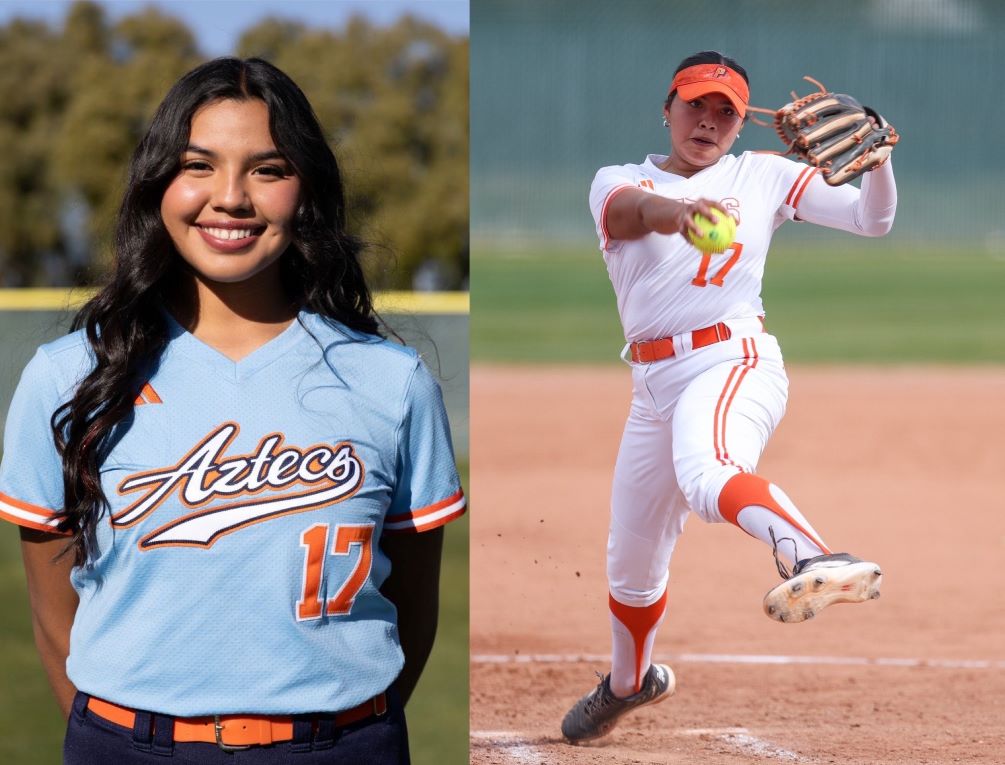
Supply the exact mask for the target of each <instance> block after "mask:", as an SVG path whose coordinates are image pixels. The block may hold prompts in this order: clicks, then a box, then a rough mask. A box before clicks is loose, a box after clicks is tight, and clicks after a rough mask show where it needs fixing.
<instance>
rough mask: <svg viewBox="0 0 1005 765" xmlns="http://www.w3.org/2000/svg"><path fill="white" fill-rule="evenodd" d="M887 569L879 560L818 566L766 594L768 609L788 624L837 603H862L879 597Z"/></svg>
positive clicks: (771, 613)
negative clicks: (877, 562) (879, 565)
mask: <svg viewBox="0 0 1005 765" xmlns="http://www.w3.org/2000/svg"><path fill="white" fill-rule="evenodd" d="M882 583H883V572H882V571H881V570H880V569H879V568H877V567H876V564H875V563H868V562H865V561H863V562H859V563H849V564H848V565H846V566H835V567H830V568H824V569H821V568H817V569H815V570H811V571H808V572H806V573H804V574H798V575H796V576H795V577H793V578H792V579H789V580H787V581H785V582H782V583H781V584H779V585H778V586H777V587H775V588H774V589H772V590H771V591H770V592H768V594H767V595H765V596H764V612H765V613H766V614H767V615H768V616H770V617H771V618H772V619H775V620H776V621H779V622H785V623H787V624H791V623H796V622H803V621H806V620H807V619H812V618H813V617H814V616H815V615H816V614H818V613H819V612H820V611H821V610H822V609H824V608H827V606H831V605H834V604H835V603H862V602H864V601H866V600H875V599H876V598H878V597H879V588H880V585H882Z"/></svg>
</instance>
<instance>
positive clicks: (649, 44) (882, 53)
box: [471, 0, 1005, 285]
mask: <svg viewBox="0 0 1005 765" xmlns="http://www.w3.org/2000/svg"><path fill="white" fill-rule="evenodd" d="M1003 39H1005V3H1002V2H999V0H845V1H844V2H841V3H834V2H829V1H827V0H674V1H673V2H668V1H667V0H623V1H622V2H609V0H549V1H548V2H540V1H539V0H475V1H474V2H472V3H471V51H472V56H471V151H472V157H473V158H474V160H473V161H472V163H471V216H472V217H471V223H472V238H473V240H474V241H475V243H476V253H477V248H478V245H479V243H481V244H485V243H491V244H492V245H493V246H494V247H496V248H498V247H499V246H500V244H505V243H510V244H514V245H518V244H520V243H521V242H527V243H530V244H531V245H534V246H536V245H537V244H539V243H541V242H547V241H554V240H565V241H577V242H578V241H582V242H583V243H585V244H590V245H594V244H595V242H596V238H595V236H594V234H593V222H592V220H591V217H590V212H589V208H588V206H587V193H588V190H589V186H590V181H591V180H592V178H593V175H594V173H595V172H596V170H597V168H599V167H601V166H604V165H611V164H625V163H629V162H641V161H642V159H643V158H644V157H645V155H646V154H647V153H657V152H664V153H665V150H666V146H667V143H668V141H667V137H666V130H665V129H664V128H663V127H662V125H661V119H662V113H661V105H662V100H663V99H664V98H665V96H666V91H667V85H668V83H669V82H670V80H671V79H672V75H673V70H674V68H675V67H676V65H677V64H678V63H679V62H680V60H681V59H682V58H683V57H684V56H686V55H689V54H691V53H694V52H696V51H698V50H703V49H718V50H721V51H723V52H725V53H727V54H729V55H732V56H733V57H734V58H736V59H737V60H738V61H739V62H740V63H741V64H742V65H743V66H744V67H746V69H747V71H748V73H749V75H750V78H751V102H752V103H753V104H756V105H758V106H765V107H771V108H777V107H778V106H781V105H782V104H784V103H785V102H787V101H788V100H789V95H788V94H789V92H790V91H791V90H792V89H797V90H799V93H800V95H804V94H806V93H808V92H809V91H810V90H813V89H814V87H813V86H812V85H810V84H808V83H806V82H804V81H803V80H802V79H801V77H802V75H804V74H808V75H812V76H814V77H816V78H817V79H818V80H820V81H821V82H823V83H824V84H825V85H826V86H828V87H829V88H830V89H832V90H835V91H837V92H845V93H851V94H853V95H855V96H857V97H858V98H859V99H860V100H861V101H862V102H863V103H866V104H867V105H870V106H873V107H875V108H876V109H878V110H879V111H880V112H881V113H882V114H883V115H884V116H886V117H887V118H888V119H889V120H890V122H891V123H892V124H893V125H894V126H895V127H896V128H897V130H898V132H899V133H900V134H901V136H902V138H901V142H900V145H898V146H897V149H896V151H895V153H894V165H895V167H896V172H897V180H898V187H899V191H900V204H899V209H898V212H897V222H896V226H895V228H894V232H893V233H892V234H891V238H893V239H896V240H897V241H899V242H907V241H918V242H932V241H933V240H936V241H943V242H950V241H951V242H962V243H965V245H966V246H967V247H973V248H978V249H984V250H987V249H991V250H998V251H1001V250H1005V202H1003V201H1002V200H1003V195H1002V194H1001V191H1000V190H1001V188H1002V186H1003V185H1005V142H1002V141H1001V140H1000V139H999V135H998V134H999V133H1000V128H1001V125H1002V124H1005V99H1002V97H1001V93H1000V90H1001V86H1002V84H1003V83H1005V74H1003V73H1005V61H1003V59H1002V51H1003V46H1002V40H1003ZM779 148H781V141H779V139H778V138H777V137H776V136H775V134H774V131H773V130H769V129H767V128H761V127H757V126H756V125H748V126H746V127H745V129H744V130H743V134H742V135H741V138H740V140H739V141H738V142H737V145H736V147H735V150H736V151H743V150H746V149H779ZM780 236H781V237H783V238H785V239H788V240H790V241H791V240H796V239H799V238H807V239H811V238H819V237H840V236H847V235H842V234H832V233H830V232H827V231H823V230H820V229H818V228H817V227H811V226H786V227H784V228H783V231H782V232H780ZM475 280H476V285H477V275H476V276H475Z"/></svg>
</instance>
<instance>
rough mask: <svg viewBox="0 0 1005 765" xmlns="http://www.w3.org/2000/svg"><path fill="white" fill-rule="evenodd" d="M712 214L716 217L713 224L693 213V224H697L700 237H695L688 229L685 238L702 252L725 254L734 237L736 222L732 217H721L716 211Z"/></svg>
mask: <svg viewBox="0 0 1005 765" xmlns="http://www.w3.org/2000/svg"><path fill="white" fill-rule="evenodd" d="M713 214H714V215H715V216H716V220H715V222H712V221H711V220H709V219H708V218H706V217H705V216H704V215H701V214H700V213H695V214H694V222H695V223H697V224H698V228H700V229H701V231H702V235H701V236H700V237H699V236H695V233H694V232H693V231H691V229H688V232H687V238H688V239H689V240H690V241H691V244H693V245H694V246H695V247H697V248H698V249H699V250H701V251H702V252H725V251H726V248H727V247H729V245H731V244H732V243H733V239H734V238H735V237H736V221H734V220H733V216H732V215H723V214H722V213H719V212H716V211H713Z"/></svg>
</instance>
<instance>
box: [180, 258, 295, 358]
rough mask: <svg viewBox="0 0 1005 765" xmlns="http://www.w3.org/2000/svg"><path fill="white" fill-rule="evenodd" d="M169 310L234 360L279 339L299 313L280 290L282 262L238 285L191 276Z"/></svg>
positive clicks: (181, 281)
mask: <svg viewBox="0 0 1005 765" xmlns="http://www.w3.org/2000/svg"><path fill="white" fill-rule="evenodd" d="M170 306H171V309H172V313H173V314H174V316H175V319H177V321H178V323H179V324H181V325H182V326H183V327H185V329H187V330H188V331H189V332H190V333H191V334H192V335H194V336H195V337H197V338H198V339H199V340H201V341H202V342H204V343H206V344H207V345H209V346H211V347H212V348H215V349H216V350H218V351H219V352H220V353H222V354H223V355H225V356H227V357H228V358H230V359H232V360H234V361H238V360H240V359H241V358H243V357H244V356H247V355H248V354H249V353H251V352H252V351H254V350H255V349H257V348H259V347H260V346H262V345H264V344H265V343H267V342H269V340H271V339H272V338H274V337H276V336H277V335H279V334H280V333H281V332H282V331H283V330H285V329H286V328H287V327H288V326H289V325H290V323H291V322H292V321H293V320H294V318H296V315H297V311H298V309H299V306H295V305H293V304H292V303H291V301H290V299H289V297H288V296H287V295H286V293H285V291H284V290H283V288H282V284H281V282H280V280H279V268H278V263H276V264H275V265H274V266H270V267H269V268H267V269H266V270H265V271H263V272H261V273H259V274H256V275H255V276H253V277H252V278H250V279H247V280H245V281H243V282H240V283H237V284H226V283H220V282H212V281H209V280H207V279H205V278H203V277H201V276H200V275H198V274H193V273H191V272H188V273H186V274H185V275H184V277H183V278H182V279H181V280H180V281H179V284H178V289H177V291H176V294H175V295H174V296H172V299H171V301H170Z"/></svg>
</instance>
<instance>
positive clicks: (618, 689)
mask: <svg viewBox="0 0 1005 765" xmlns="http://www.w3.org/2000/svg"><path fill="white" fill-rule="evenodd" d="M748 100H749V85H748V79H747V74H746V72H745V71H744V70H743V68H742V67H741V66H740V65H739V64H737V63H736V62H735V61H734V60H733V59H731V58H727V57H725V56H723V55H721V54H720V53H717V52H714V51H704V52H701V53H698V54H695V55H694V56H690V57H688V58H686V59H685V60H684V61H683V62H682V63H681V64H680V66H679V67H678V68H677V71H676V72H675V74H674V78H673V81H672V83H671V85H670V89H669V96H668V98H667V100H666V103H665V104H664V109H663V114H664V119H665V122H664V124H665V125H667V127H669V129H670V153H669V155H655V154H654V155H650V156H648V157H647V158H646V160H645V161H644V162H643V163H642V164H640V165H623V166H617V167H605V168H602V169H601V170H600V171H599V172H598V173H597V175H596V178H595V179H594V181H593V186H592V188H591V190H590V207H591V209H592V211H593V216H594V219H595V221H596V224H597V234H598V236H599V238H600V244H601V249H602V251H603V253H604V259H605V261H606V262H607V268H608V272H609V274H610V278H611V282H612V284H613V285H614V290H615V293H616V295H617V302H618V310H619V313H620V316H621V321H622V325H623V327H624V331H625V337H626V339H627V340H628V343H629V345H628V346H627V347H626V351H627V350H629V349H630V353H631V364H632V379H633V383H634V394H633V400H632V407H631V412H630V415H629V417H628V422H627V424H626V426H625V431H624V436H623V439H622V442H621V448H620V451H619V453H618V460H617V465H616V467H615V471H614V486H613V490H612V498H611V526H610V536H609V540H608V557H607V561H608V562H607V574H608V581H609V586H610V599H609V604H610V611H611V631H612V644H613V647H612V663H611V672H610V674H609V675H607V676H605V677H604V678H603V680H602V681H601V683H600V684H599V685H598V686H597V687H596V688H595V689H593V690H592V691H591V692H590V693H588V694H587V695H586V696H584V697H583V698H582V699H580V701H579V702H578V703H577V704H576V705H575V706H574V707H573V708H572V709H571V710H570V712H569V713H568V714H567V715H566V717H565V719H564V720H563V722H562V732H563V734H564V735H565V736H566V738H567V739H568V740H569V741H572V742H579V741H586V740H589V739H593V738H597V737H599V736H603V735H605V734H606V733H608V732H609V731H610V730H611V729H612V728H613V727H614V725H615V724H616V723H617V720H618V719H619V718H620V717H621V716H622V715H623V714H625V713H626V712H628V711H630V710H632V709H635V708H637V707H639V706H642V705H644V704H651V703H655V702H658V701H662V700H664V699H666V698H667V697H669V696H670V694H672V693H673V690H674V676H673V672H672V671H671V670H670V668H669V667H666V666H663V665H654V664H652V661H651V657H652V650H653V642H654V640H655V636H656V630H657V628H658V627H659V625H660V623H661V622H662V620H663V615H664V612H665V610H666V604H667V581H668V579H669V573H668V566H669V564H670V558H671V554H672V553H673V549H674V546H675V544H676V543H677V539H678V537H679V536H680V534H681V532H682V531H683V528H684V522H685V520H686V519H687V516H688V514H689V513H690V512H692V511H693V512H694V513H695V514H697V515H698V516H699V517H700V518H702V519H703V520H705V521H709V522H730V523H733V524H735V525H736V526H738V527H740V528H741V529H743V530H744V531H745V532H747V533H748V534H750V535H751V536H753V537H756V538H757V539H759V540H761V541H762V542H764V543H766V544H768V545H770V546H771V549H772V550H773V552H774V555H775V559H776V562H777V565H778V569H779V572H780V573H781V574H782V576H783V578H784V579H786V581H785V582H783V583H782V584H781V585H779V586H777V587H776V588H774V589H773V590H771V591H770V592H769V593H768V595H767V596H766V597H765V611H766V612H767V613H768V615H769V616H771V617H773V618H775V619H778V620H780V621H785V622H795V621H802V620H804V619H808V618H810V617H812V616H813V615H814V614H815V613H817V612H818V611H819V610H820V609H821V608H824V607H826V606H828V605H830V604H832V603H837V602H859V601H863V600H868V599H870V598H874V597H877V596H878V595H879V585H880V581H881V576H882V574H881V572H880V570H879V568H878V566H877V565H876V564H875V563H870V562H867V561H861V560H859V559H858V558H855V557H853V556H851V555H848V554H845V553H838V554H832V552H831V549H830V548H829V547H828V546H827V545H826V544H825V543H824V541H823V540H822V538H821V537H820V535H819V534H818V533H817V532H816V531H815V530H814V528H813V527H812V526H811V525H810V524H809V522H808V521H807V520H806V519H805V518H804V517H803V515H802V514H801V513H800V512H799V510H798V509H797V508H796V506H795V505H794V504H793V503H792V501H791V500H789V498H788V497H787V496H786V495H785V494H784V493H783V492H782V490H781V489H779V488H778V487H777V486H776V485H774V484H772V483H771V482H769V481H768V480H767V479H765V478H763V477H761V476H759V475H758V474H757V473H756V472H755V469H756V466H757V461H758V458H759V457H760V455H761V452H762V450H763V449H764V447H765V445H766V443H767V441H768V438H769V437H770V435H771V433H772V432H773V431H774V429H775V427H776V426H777V425H778V422H779V420H780V419H781V417H782V414H783V413H784V410H785V403H786V396H787V389H788V383H787V379H786V375H785V370H784V367H783V364H782V355H781V351H780V350H779V347H778V342H777V341H776V340H775V338H774V337H772V336H771V335H769V334H767V333H766V332H765V328H764V322H763V316H764V311H763V308H762V305H761V298H760V292H761V277H762V275H763V273H764V262H765V257H766V255H767V252H768V245H769V244H770V241H771V236H772V234H773V232H774V231H775V229H777V228H778V227H779V226H780V225H781V224H782V223H783V222H784V221H786V220H802V221H807V222H810V223H816V224H819V225H823V226H829V227H831V228H838V229H842V230H845V231H849V232H851V233H854V234H860V235H863V236H881V235H883V234H885V233H887V232H888V231H889V230H890V227H891V226H892V224H893V218H894V213H895V210H896V206H897V191H896V185H895V183H894V178H893V170H892V169H891V166H890V163H889V162H887V163H886V164H884V165H882V166H880V167H879V168H878V169H875V170H874V171H873V172H871V173H869V174H867V175H866V176H865V177H864V178H863V182H862V188H861V190H859V189H857V188H855V187H853V186H849V185H845V186H838V187H831V186H828V185H827V184H826V183H825V182H824V181H823V179H822V178H821V177H820V176H819V175H818V174H817V172H816V170H814V169H813V168H810V167H807V166H805V165H802V164H798V163H796V162H792V161H790V160H788V159H785V158H783V157H779V156H775V155H771V154H758V153H751V152H745V153H743V154H741V155H739V156H734V155H732V154H730V153H729V150H730V148H731V147H732V145H733V142H734V141H735V140H736V137H737V135H739V133H740V130H741V128H742V127H743V124H744V119H745V116H746V109H747V103H748ZM696 213H700V214H702V215H704V216H706V217H710V216H713V215H718V214H724V215H731V216H733V218H734V219H735V222H736V224H737V229H736V241H735V242H734V243H733V244H732V246H731V247H730V248H728V249H727V250H726V252H724V253H722V254H721V255H715V254H713V253H701V252H698V250H696V249H695V248H694V246H693V245H691V243H690V242H689V241H688V240H687V239H686V238H685V236H684V234H686V233H687V232H688V230H689V229H691V230H694V231H695V233H700V230H699V229H698V227H697V226H696V224H695V222H694V216H695V214H696ZM783 561H785V562H784V563H783ZM786 564H787V565H786ZM789 567H791V568H789Z"/></svg>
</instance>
